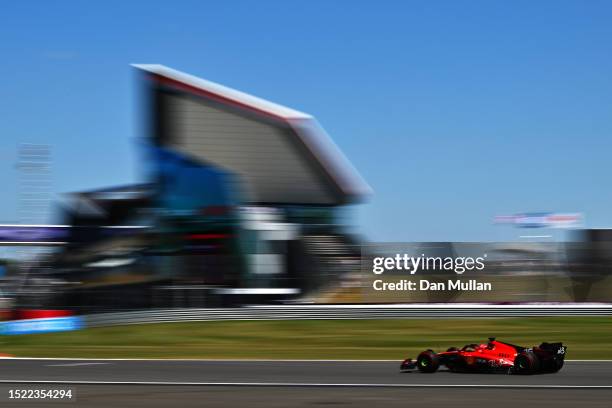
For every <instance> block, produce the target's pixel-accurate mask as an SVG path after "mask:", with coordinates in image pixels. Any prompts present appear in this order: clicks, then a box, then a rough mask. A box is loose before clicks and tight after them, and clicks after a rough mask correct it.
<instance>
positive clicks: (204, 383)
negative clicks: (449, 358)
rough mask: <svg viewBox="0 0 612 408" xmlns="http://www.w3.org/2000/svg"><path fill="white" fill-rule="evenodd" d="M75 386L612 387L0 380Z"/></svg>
mask: <svg viewBox="0 0 612 408" xmlns="http://www.w3.org/2000/svg"><path fill="white" fill-rule="evenodd" d="M16 383H19V384H76V385H171V386H172V385H173V386H194V385H196V386H198V385H199V386H217V387H376V388H534V389H542V388H586V389H612V385H557V384H550V385H546V384H543V385H536V384H376V383H363V384H360V383H292V382H172V381H81V380H76V381H72V380H40V381H38V380H0V384H16Z"/></svg>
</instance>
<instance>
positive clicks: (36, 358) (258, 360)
mask: <svg viewBox="0 0 612 408" xmlns="http://www.w3.org/2000/svg"><path fill="white" fill-rule="evenodd" d="M2 360H31V361H39V360H40V361H46V360H49V361H151V362H163V361H178V362H180V361H185V362H189V361H192V362H198V361H201V362H229V363H250V362H253V363H261V362H270V363H310V362H313V363H393V362H395V363H400V362H401V361H402V358H399V359H396V360H371V359H370V360H355V359H352V360H351V359H259V358H254V359H250V358H246V359H231V358H230V359H228V358H95V357H94V358H86V357H74V358H73V357H0V361H2ZM565 362H566V363H612V360H565Z"/></svg>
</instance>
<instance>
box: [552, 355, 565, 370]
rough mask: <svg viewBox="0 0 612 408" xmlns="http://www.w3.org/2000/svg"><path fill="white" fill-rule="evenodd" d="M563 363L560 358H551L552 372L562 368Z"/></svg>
mask: <svg viewBox="0 0 612 408" xmlns="http://www.w3.org/2000/svg"><path fill="white" fill-rule="evenodd" d="M563 363H564V361H563V360H562V359H556V358H555V359H553V361H552V368H551V372H552V373H556V372H557V371H559V370H560V369H562V368H563Z"/></svg>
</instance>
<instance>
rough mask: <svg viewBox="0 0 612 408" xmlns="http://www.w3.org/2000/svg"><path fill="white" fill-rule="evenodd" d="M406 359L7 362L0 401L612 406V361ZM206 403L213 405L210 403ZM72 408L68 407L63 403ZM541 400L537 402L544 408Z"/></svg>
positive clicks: (0, 373) (1, 370)
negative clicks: (26, 392)
mask: <svg viewBox="0 0 612 408" xmlns="http://www.w3.org/2000/svg"><path fill="white" fill-rule="evenodd" d="M398 366H399V362H396V361H217V360H80V359H77V360H67V359H2V360H0V404H1V405H2V406H30V405H32V406H43V405H44V404H41V402H32V401H29V402H24V401H14V400H13V401H8V400H7V399H6V395H7V393H8V390H9V389H11V388H13V389H14V388H57V387H71V388H73V389H74V390H75V394H76V396H77V400H76V405H77V406H81V405H82V406H93V407H97V406H100V407H102V406H109V405H111V404H113V405H116V406H133V407H140V406H168V405H172V404H173V403H176V402H177V401H180V403H181V405H183V406H238V405H248V406H251V407H259V406H261V407H274V406H279V407H285V406H300V407H302V406H303V407H307V406H320V405H345V406H355V407H358V406H390V407H394V406H406V402H407V401H412V402H417V403H418V404H417V405H418V406H420V405H421V404H423V405H425V404H427V405H428V406H430V407H433V406H448V404H449V403H450V404H451V405H452V406H455V407H463V406H466V407H467V406H474V405H477V404H481V405H482V404H488V405H491V404H493V403H494V405H495V406H496V408H501V407H506V406H508V407H509V406H513V407H516V406H517V405H523V406H532V404H533V405H537V406H555V407H566V406H567V407H575V406H578V405H580V406H582V407H591V406H592V407H609V406H612V361H590V362H587V361H568V362H566V365H565V367H564V368H563V369H562V370H561V371H560V372H559V373H556V374H545V375H533V376H518V375H506V374H457V373H451V372H448V371H444V370H441V371H439V372H437V373H435V374H421V373H419V372H411V373H400V372H399V370H398ZM204 401H206V403H205V404H203V402H204ZM53 403H54V404H55V403H59V404H62V402H58V401H54V402H53ZM536 403H537V404H536Z"/></svg>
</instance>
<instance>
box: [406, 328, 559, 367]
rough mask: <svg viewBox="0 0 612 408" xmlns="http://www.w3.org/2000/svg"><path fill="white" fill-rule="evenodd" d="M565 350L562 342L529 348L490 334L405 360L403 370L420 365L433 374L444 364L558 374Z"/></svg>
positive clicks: (428, 351)
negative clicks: (484, 339)
mask: <svg viewBox="0 0 612 408" xmlns="http://www.w3.org/2000/svg"><path fill="white" fill-rule="evenodd" d="M566 352H567V347H566V346H564V345H563V343H542V344H540V345H539V346H537V347H531V348H527V347H521V346H515V345H514V344H510V343H504V342H501V341H497V340H495V337H489V342H488V343H485V344H468V345H466V346H464V347H463V348H462V349H458V348H456V347H451V348H449V349H448V350H446V351H445V352H443V353H435V352H434V351H433V350H426V351H423V352H422V353H421V354H419V356H418V357H417V359H416V361H414V360H412V359H406V360H404V361H403V362H402V364H401V366H400V370H401V371H409V370H414V369H415V368H417V369H418V370H419V371H421V372H423V373H433V372H435V371H436V370H437V369H438V368H439V367H440V366H441V365H443V366H446V367H447V368H448V369H449V370H450V371H453V372H507V373H509V374H536V373H556V372H557V371H559V370H560V369H561V368H562V367H563V362H564V360H565V353H566Z"/></svg>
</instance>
